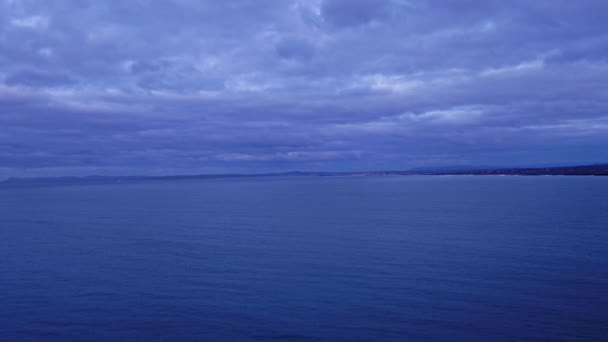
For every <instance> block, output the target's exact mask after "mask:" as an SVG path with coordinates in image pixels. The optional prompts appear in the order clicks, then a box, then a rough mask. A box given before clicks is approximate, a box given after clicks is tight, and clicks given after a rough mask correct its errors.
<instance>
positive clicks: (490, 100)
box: [0, 0, 608, 178]
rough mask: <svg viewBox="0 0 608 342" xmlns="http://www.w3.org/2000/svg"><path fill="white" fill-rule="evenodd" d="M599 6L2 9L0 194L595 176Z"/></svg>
mask: <svg viewBox="0 0 608 342" xmlns="http://www.w3.org/2000/svg"><path fill="white" fill-rule="evenodd" d="M606 13H608V1H605V0H576V1H573V0H509V1H504V0H222V1H216V0H213V1H212V0H208V1H202V0H132V1H104V0H95V1H93V0H49V1H40V0H0V178H4V177H11V176H43V175H49V176H56V175H88V174H114V175H124V174H175V173H180V174H187V173H217V172H230V173H232V172H268V171H290V170H304V171H306V170H319V171H324V170H326V171H327V170H386V169H407V168H411V167H425V166H441V165H450V166H452V165H489V166H493V165H496V166H507V165H540V164H570V163H593V162H608V21H607V20H606Z"/></svg>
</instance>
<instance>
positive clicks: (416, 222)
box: [0, 176, 608, 341]
mask: <svg viewBox="0 0 608 342" xmlns="http://www.w3.org/2000/svg"><path fill="white" fill-rule="evenodd" d="M0 340H1V341H601V340H604V341H608V178H602V177H518V176H504V177H500V176H385V177H382V176H374V177H274V178H273V177H271V178H239V179H207V180H185V181H148V182H124V183H120V184H99V185H62V186H39V187H36V186H27V187H25V186H24V187H11V188H8V187H1V186H0Z"/></svg>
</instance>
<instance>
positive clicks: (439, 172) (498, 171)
mask: <svg viewBox="0 0 608 342" xmlns="http://www.w3.org/2000/svg"><path fill="white" fill-rule="evenodd" d="M416 175H418V176H420V175H427V176H447V175H477V176H484V175H494V176H498V175H509V176H608V164H593V165H576V166H557V167H526V168H479V169H477V168H470V169H468V168H466V169H440V168H438V169H432V170H405V171H368V172H299V171H296V172H279V173H258V174H246V173H243V174H201V175H172V176H85V177H37V178H9V179H7V180H5V181H2V182H0V185H5V186H7V185H16V186H18V185H36V184H40V185H43V184H49V185H50V184H91V183H93V184H99V183H119V182H141V181H168V180H196V179H222V178H265V177H285V176H302V177H305V176H308V177H332V176H416Z"/></svg>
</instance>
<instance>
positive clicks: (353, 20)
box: [321, 0, 389, 27]
mask: <svg viewBox="0 0 608 342" xmlns="http://www.w3.org/2000/svg"><path fill="white" fill-rule="evenodd" d="M388 5H389V1H388V0H324V1H323V4H322V5H321V13H322V15H323V17H324V18H325V20H327V21H328V22H329V23H330V24H332V25H334V26H337V27H346V26H358V25H364V24H368V23H369V22H371V21H372V20H374V19H379V18H381V17H382V16H384V15H386V14H387V11H388V8H387V7H388Z"/></svg>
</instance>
